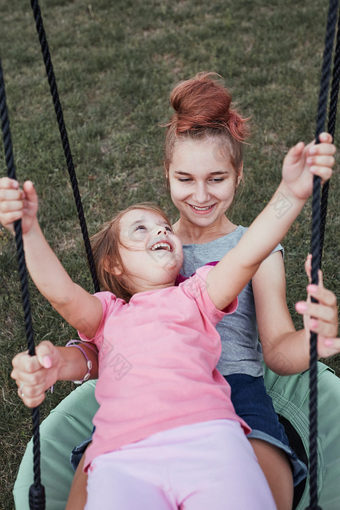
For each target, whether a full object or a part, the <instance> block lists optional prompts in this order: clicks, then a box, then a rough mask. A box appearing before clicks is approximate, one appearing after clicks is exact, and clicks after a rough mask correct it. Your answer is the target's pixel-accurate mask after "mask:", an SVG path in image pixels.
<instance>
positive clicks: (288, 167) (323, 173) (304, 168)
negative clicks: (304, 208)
mask: <svg viewBox="0 0 340 510" xmlns="http://www.w3.org/2000/svg"><path fill="white" fill-rule="evenodd" d="M319 139H320V143H319V144H315V142H312V143H310V144H309V145H307V146H305V144H304V143H303V142H299V143H298V144H297V145H295V146H294V147H292V148H291V149H290V150H289V151H288V153H287V155H286V157H285V158H284V162H283V168H282V179H283V181H284V182H285V183H286V185H287V186H288V188H289V189H290V191H291V192H292V193H293V195H294V196H295V197H296V198H301V199H307V198H308V197H309V196H310V195H311V194H312V191H313V175H318V176H319V177H320V178H321V180H322V181H323V182H324V181H327V180H328V179H330V177H331V176H332V168H333V166H334V163H335V159H334V154H335V152H336V148H335V146H334V145H333V144H332V137H331V135H330V134H328V133H321V134H320V137H319Z"/></svg>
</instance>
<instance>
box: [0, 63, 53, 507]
mask: <svg viewBox="0 0 340 510" xmlns="http://www.w3.org/2000/svg"><path fill="white" fill-rule="evenodd" d="M0 117H1V128H2V133H3V141H4V150H5V160H6V166H7V174H8V177H10V178H12V179H16V175H15V164H14V157H13V146H12V138H11V132H10V125H9V117H8V111H7V105H6V93H5V83H4V78H3V72H2V65H1V61H0ZM14 230H15V243H16V248H17V257H18V266H19V277H20V283H21V294H22V303H23V309H24V318H25V330H26V338H27V345H28V352H29V354H30V355H31V356H34V354H35V347H34V334H33V326H32V316H31V307H30V299H29V291H28V278H27V268H26V262H25V252H24V246H23V240H22V231H21V220H18V221H16V222H15V224H14ZM32 422H33V472H34V481H33V484H32V485H31V487H30V492H29V501H30V509H31V510H44V509H45V489H44V487H43V485H41V478H40V437H39V422H40V418H39V407H35V408H34V409H33V410H32Z"/></svg>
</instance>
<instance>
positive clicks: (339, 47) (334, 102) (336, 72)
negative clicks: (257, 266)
mask: <svg viewBox="0 0 340 510" xmlns="http://www.w3.org/2000/svg"><path fill="white" fill-rule="evenodd" d="M339 84H340V16H338V26H337V37H336V48H335V55H334V66H333V77H332V86H331V95H330V104H329V115H328V128H327V131H328V133H329V134H331V135H332V138H333V141H334V135H335V123H336V112H337V106H338V95H339ZM329 183H330V181H329V180H328V181H326V182H325V183H324V185H323V186H322V192H321V234H320V237H321V239H320V241H321V252H320V269H321V266H322V252H323V244H324V237H325V228H326V216H327V204H328V193H329Z"/></svg>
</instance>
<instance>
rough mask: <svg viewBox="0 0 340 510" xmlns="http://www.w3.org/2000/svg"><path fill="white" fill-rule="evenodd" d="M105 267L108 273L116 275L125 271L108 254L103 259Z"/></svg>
mask: <svg viewBox="0 0 340 510" xmlns="http://www.w3.org/2000/svg"><path fill="white" fill-rule="evenodd" d="M103 267H104V270H105V271H106V272H107V273H110V274H113V275H114V276H120V275H121V274H122V273H123V270H122V268H121V267H120V265H115V266H114V265H113V264H112V261H111V260H110V257H109V256H108V255H107V256H106V257H105V258H104V260H103Z"/></svg>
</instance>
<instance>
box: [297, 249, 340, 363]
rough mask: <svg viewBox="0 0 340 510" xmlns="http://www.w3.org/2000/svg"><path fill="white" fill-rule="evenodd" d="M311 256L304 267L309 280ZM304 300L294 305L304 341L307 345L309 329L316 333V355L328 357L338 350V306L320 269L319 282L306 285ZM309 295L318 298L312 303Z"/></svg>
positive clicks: (339, 350)
mask: <svg viewBox="0 0 340 510" xmlns="http://www.w3.org/2000/svg"><path fill="white" fill-rule="evenodd" d="M311 261H312V256H311V255H308V257H307V260H306V264H305V269H306V273H307V276H308V280H309V282H311ZM307 293H308V297H307V300H306V301H299V302H297V303H296V305H295V309H296V311H297V312H298V313H300V314H301V315H303V319H304V325H305V330H306V342H307V345H308V346H309V339H310V331H313V332H314V333H317V334H318V356H319V358H328V357H329V356H334V354H338V353H339V352H340V338H337V335H338V307H337V300H336V296H335V294H334V293H333V292H332V291H330V290H328V289H325V287H324V285H323V275H322V271H319V284H318V285H311V283H309V285H308V286H307ZM311 297H314V298H315V299H317V300H318V303H312V301H311Z"/></svg>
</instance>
